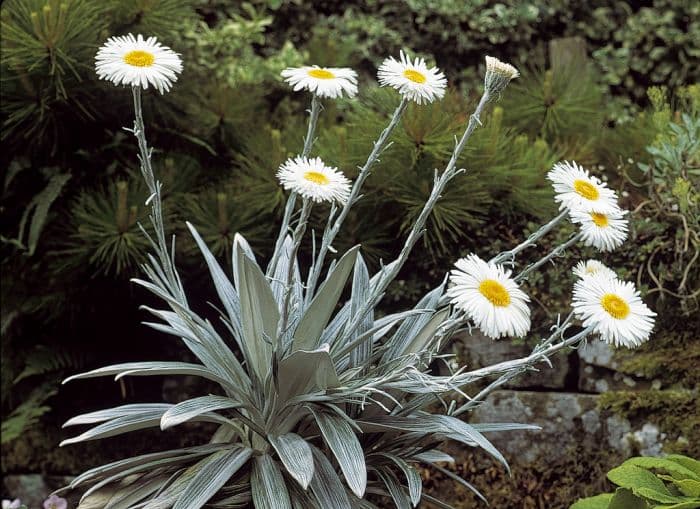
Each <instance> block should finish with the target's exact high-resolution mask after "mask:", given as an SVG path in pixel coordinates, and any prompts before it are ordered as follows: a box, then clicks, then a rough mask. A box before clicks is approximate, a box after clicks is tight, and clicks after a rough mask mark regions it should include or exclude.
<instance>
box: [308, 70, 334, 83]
mask: <svg viewBox="0 0 700 509" xmlns="http://www.w3.org/2000/svg"><path fill="white" fill-rule="evenodd" d="M309 76H311V77H312V78H317V79H319V80H332V79H333V78H335V74H333V73H332V72H330V71H327V70H326V69H311V70H310V71H309Z"/></svg>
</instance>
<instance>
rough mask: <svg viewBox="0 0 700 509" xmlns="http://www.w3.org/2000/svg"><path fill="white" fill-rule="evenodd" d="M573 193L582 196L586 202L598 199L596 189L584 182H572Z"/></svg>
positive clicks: (598, 195)
mask: <svg viewBox="0 0 700 509" xmlns="http://www.w3.org/2000/svg"><path fill="white" fill-rule="evenodd" d="M574 191H576V192H577V193H578V194H580V195H581V196H583V197H584V198H585V199H587V200H597V199H598V197H600V193H599V192H598V189H596V187H595V186H594V185H593V184H591V183H590V182H587V181H585V180H580V179H578V180H574Z"/></svg>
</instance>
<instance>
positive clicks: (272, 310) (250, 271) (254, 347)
mask: <svg viewBox="0 0 700 509" xmlns="http://www.w3.org/2000/svg"><path fill="white" fill-rule="evenodd" d="M238 249H239V253H238V256H237V257H236V261H237V263H238V266H237V267H236V271H237V273H238V284H239V287H238V294H239V297H240V299H241V328H242V330H243V343H244V345H245V349H246V350H247V351H248V352H249V356H250V358H249V362H250V363H251V367H252V368H253V370H254V371H255V373H257V375H258V378H259V379H260V380H261V381H262V380H265V378H266V377H267V374H268V372H269V370H270V368H271V366H272V349H273V342H274V341H276V338H277V324H278V322H279V319H280V316H279V311H278V309H277V302H276V301H275V297H274V295H273V294H272V289H271V288H270V284H269V283H268V282H267V279H265V275H264V274H263V273H262V271H261V270H260V267H258V265H257V264H256V263H255V262H254V261H253V260H251V259H250V258H249V257H248V256H246V255H245V253H243V252H242V250H241V248H240V247H239V248H238Z"/></svg>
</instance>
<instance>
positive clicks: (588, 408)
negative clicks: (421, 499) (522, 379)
mask: <svg viewBox="0 0 700 509" xmlns="http://www.w3.org/2000/svg"><path fill="white" fill-rule="evenodd" d="M597 402H598V396H595V395H590V394H575V393H564V392H529V391H508V390H504V391H496V392H494V393H492V394H490V395H489V396H488V397H487V398H486V400H485V401H484V402H483V403H482V404H481V405H480V406H478V407H477V408H476V409H475V410H474V412H473V413H472V416H471V418H470V421H471V422H484V423H486V422H520V423H528V424H535V425H538V426H541V427H542V429H541V430H540V431H514V432H500V433H492V434H490V435H489V437H488V438H489V439H490V440H492V442H493V444H494V445H495V446H496V447H497V448H498V449H499V450H501V452H503V453H504V454H505V456H506V458H508V459H509V460H512V461H519V462H532V461H535V460H536V459H542V458H544V459H547V458H555V457H558V456H559V455H561V454H562V453H563V452H564V451H565V450H566V449H567V448H568V447H570V446H574V445H579V444H582V445H584V446H586V447H590V448H594V447H595V446H596V444H598V443H600V441H601V439H602V438H603V436H604V434H605V429H604V428H605V426H604V423H603V422H602V420H601V416H600V414H599V412H598V410H597Z"/></svg>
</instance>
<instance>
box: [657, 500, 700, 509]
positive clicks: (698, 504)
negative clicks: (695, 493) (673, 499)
mask: <svg viewBox="0 0 700 509" xmlns="http://www.w3.org/2000/svg"><path fill="white" fill-rule="evenodd" d="M654 509H700V500H691V501H689V502H679V503H678V504H673V505H657V506H654Z"/></svg>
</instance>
